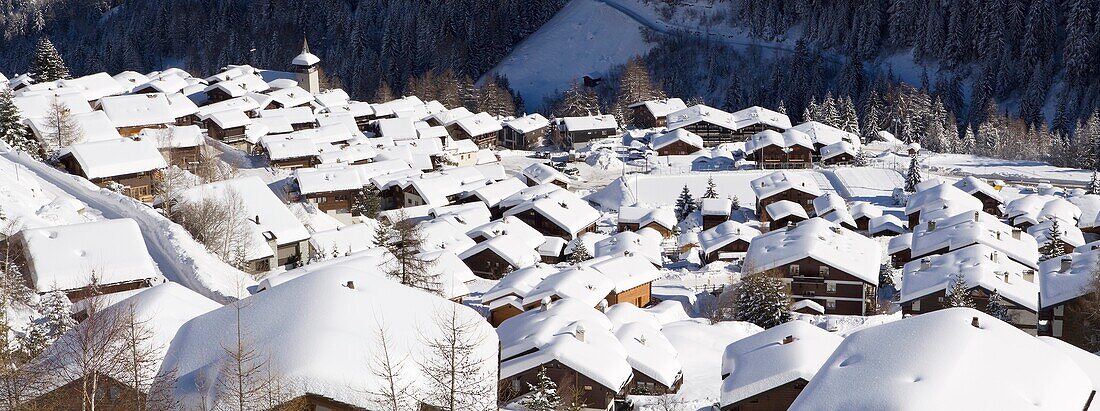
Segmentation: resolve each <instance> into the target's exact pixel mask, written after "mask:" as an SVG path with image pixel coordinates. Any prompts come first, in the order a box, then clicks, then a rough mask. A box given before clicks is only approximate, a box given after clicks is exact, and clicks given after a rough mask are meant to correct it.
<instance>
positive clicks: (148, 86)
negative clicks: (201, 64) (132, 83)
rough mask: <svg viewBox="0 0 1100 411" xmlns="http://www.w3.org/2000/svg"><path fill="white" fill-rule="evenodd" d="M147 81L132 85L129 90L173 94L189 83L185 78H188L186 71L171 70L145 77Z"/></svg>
mask: <svg viewBox="0 0 1100 411" xmlns="http://www.w3.org/2000/svg"><path fill="white" fill-rule="evenodd" d="M147 78H148V79H149V81H147V82H145V83H144V84H141V85H138V86H137V87H134V88H133V90H131V91H130V93H131V94H149V93H164V94H173V93H179V92H180V91H182V90H183V89H184V88H186V87H187V86H189V85H191V84H190V83H189V82H188V81H187V80H188V78H190V75H188V74H187V73H186V72H183V73H180V72H176V71H173V70H166V71H163V72H160V73H158V74H156V75H154V76H152V77H147Z"/></svg>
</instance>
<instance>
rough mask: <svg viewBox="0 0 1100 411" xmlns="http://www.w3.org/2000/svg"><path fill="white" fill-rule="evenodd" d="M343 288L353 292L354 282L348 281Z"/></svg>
mask: <svg viewBox="0 0 1100 411" xmlns="http://www.w3.org/2000/svg"><path fill="white" fill-rule="evenodd" d="M344 286H345V287H347V288H350V289H352V290H354V289H355V281H348V283H347V284H346V285H344Z"/></svg>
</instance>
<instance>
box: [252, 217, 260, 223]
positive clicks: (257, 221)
mask: <svg viewBox="0 0 1100 411" xmlns="http://www.w3.org/2000/svg"><path fill="white" fill-rule="evenodd" d="M252 221H255V222H256V224H257V225H259V224H260V215H259V214H257V215H256V219H254V220H252Z"/></svg>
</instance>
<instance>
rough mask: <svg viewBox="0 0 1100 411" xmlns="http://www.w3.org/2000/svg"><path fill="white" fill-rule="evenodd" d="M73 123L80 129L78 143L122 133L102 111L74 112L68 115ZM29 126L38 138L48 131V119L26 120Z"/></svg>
mask: <svg viewBox="0 0 1100 411" xmlns="http://www.w3.org/2000/svg"><path fill="white" fill-rule="evenodd" d="M69 118H70V119H71V120H72V121H73V123H75V124H76V128H77V129H79V130H80V133H79V137H80V140H78V141H77V142H78V143H87V142H93V141H104V140H113V139H119V138H122V135H120V134H119V133H118V129H116V128H114V126H112V125H111V120H110V119H108V118H107V115H106V114H104V113H103V112H102V111H98V110H97V111H92V112H88V113H80V114H74V115H72V116H70V117H69ZM27 122H28V123H29V125H30V127H31V130H33V131H34V133H35V134H36V135H38V136H40V137H39V138H43V137H41V136H45V135H47V134H48V133H50V130H51V128H50V120H49V119H48V118H35V119H30V120H28V121H27Z"/></svg>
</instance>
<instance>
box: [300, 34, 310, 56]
mask: <svg viewBox="0 0 1100 411" xmlns="http://www.w3.org/2000/svg"><path fill="white" fill-rule="evenodd" d="M306 53H309V38H308V37H306V36H304V35H303V36H302V54H306Z"/></svg>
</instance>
